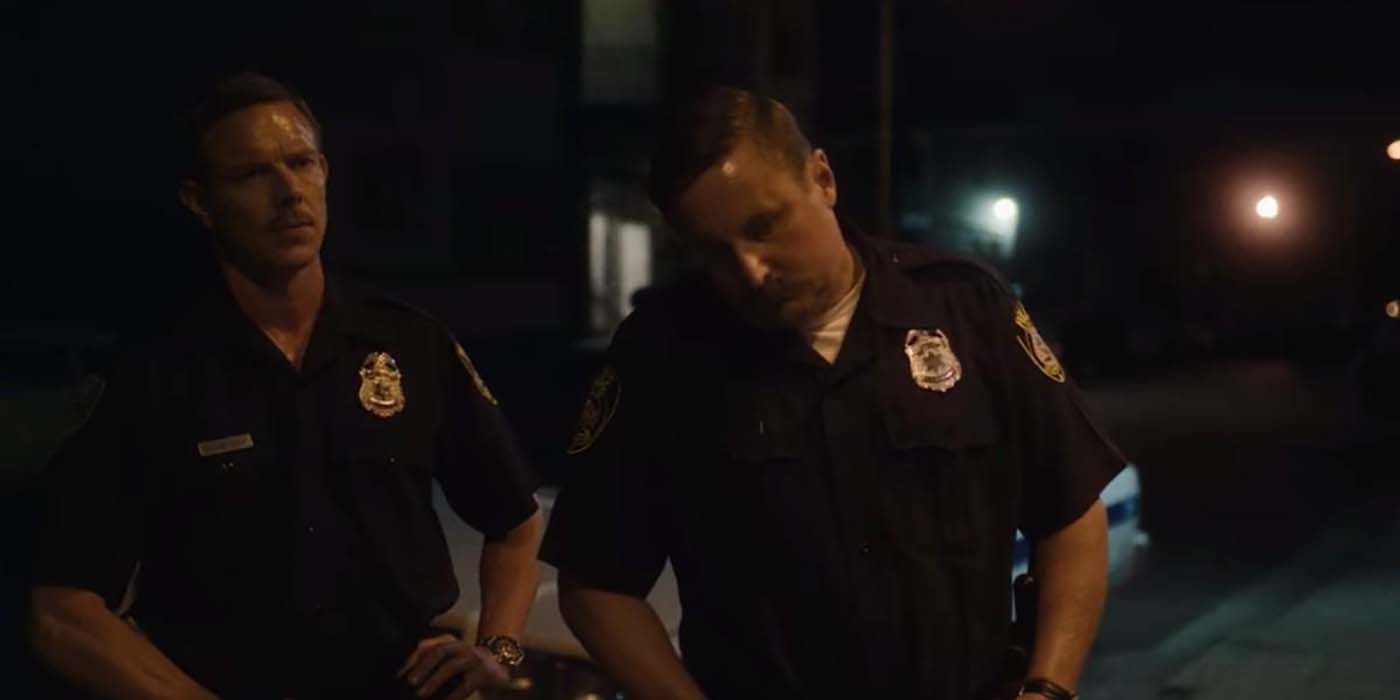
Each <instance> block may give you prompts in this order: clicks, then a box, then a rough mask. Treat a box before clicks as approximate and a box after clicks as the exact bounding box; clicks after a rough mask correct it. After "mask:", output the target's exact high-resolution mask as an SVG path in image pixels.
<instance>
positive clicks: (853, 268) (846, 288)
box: [809, 245, 862, 330]
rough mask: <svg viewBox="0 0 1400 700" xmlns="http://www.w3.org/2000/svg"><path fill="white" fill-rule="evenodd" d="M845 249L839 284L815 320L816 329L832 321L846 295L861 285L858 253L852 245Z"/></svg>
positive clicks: (836, 284) (839, 273)
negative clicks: (827, 321)
mask: <svg viewBox="0 0 1400 700" xmlns="http://www.w3.org/2000/svg"><path fill="white" fill-rule="evenodd" d="M845 248H846V255H845V256H844V257H843V259H842V261H841V269H840V271H839V272H838V273H837V275H836V280H837V282H836V283H835V284H833V285H831V290H832V293H831V297H830V298H829V299H827V300H826V304H825V306H824V307H823V309H822V312H821V313H820V314H817V317H816V318H815V319H813V321H812V323H813V326H814V327H815V326H820V325H821V324H822V323H825V322H826V320H828V319H830V318H831V316H832V314H833V313H834V312H835V311H836V308H837V307H838V306H840V305H841V302H842V300H844V299H845V298H846V295H848V294H850V293H851V290H852V289H855V286H856V285H857V284H859V283H860V274H861V269H862V266H861V262H860V256H859V255H857V254H856V251H854V250H852V249H851V246H850V245H847V246H846V247H845ZM809 330H810V329H809Z"/></svg>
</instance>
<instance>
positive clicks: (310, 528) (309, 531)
mask: <svg viewBox="0 0 1400 700" xmlns="http://www.w3.org/2000/svg"><path fill="white" fill-rule="evenodd" d="M306 534H308V535H314V534H316V526H315V525H307V526H306Z"/></svg>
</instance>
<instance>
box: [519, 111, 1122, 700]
mask: <svg viewBox="0 0 1400 700" xmlns="http://www.w3.org/2000/svg"><path fill="white" fill-rule="evenodd" d="M662 134H663V139H662V142H661V145H660V147H659V150H658V152H657V155H656V157H655V159H654V160H653V166H652V173H651V195H652V199H653V201H654V202H655V203H656V205H657V206H658V207H659V208H660V209H661V211H662V212H663V214H664V215H665V216H666V218H667V220H668V222H669V223H670V224H671V226H672V227H673V228H674V229H676V230H677V231H678V232H679V233H680V235H681V238H682V239H683V241H684V243H686V244H687V245H688V246H689V248H690V249H691V251H692V252H693V254H694V256H695V260H696V261H698V267H699V268H700V270H702V271H703V273H704V275H702V276H701V277H700V278H699V279H695V280H688V281H684V282H681V283H679V284H676V285H673V286H670V287H667V288H663V289H659V290H655V291H653V292H651V293H650V294H648V295H646V296H645V297H644V298H642V299H639V301H638V304H637V308H636V311H635V312H634V313H633V314H632V315H631V316H630V317H629V318H628V319H627V320H625V321H624V322H623V324H622V326H621V327H620V328H619V329H618V331H617V333H616V335H615V336H614V338H613V343H612V346H611V348H610V351H609V352H610V359H609V362H608V364H607V366H606V367H605V368H604V369H603V370H602V371H601V372H600V373H599V375H598V376H597V378H596V379H595V380H594V383H593V386H592V389H591V391H590V395H589V396H588V398H587V401H586V404H585V407H584V411H583V415H582V418H581V420H580V425H579V428H578V430H577V432H576V434H575V435H574V439H573V442H572V444H571V446H570V450H569V451H570V452H571V453H572V454H573V455H574V457H573V458H572V466H571V469H572V472H571V476H570V480H569V482H567V483H566V485H565V487H564V489H563V491H562V492H561V494H560V496H559V499H558V502H557V505H556V509H555V512H554V514H553V516H552V521H551V523H550V528H549V531H548V533H547V534H546V536H545V543H544V545H543V548H542V553H543V557H544V559H545V560H546V561H549V562H551V563H553V564H554V565H556V566H557V567H558V568H559V569H560V608H561V610H562V612H563V614H564V616H565V618H566V620H567V621H568V623H569V624H570V626H571V628H572V629H573V631H574V632H575V634H576V635H577V636H578V637H579V638H580V639H581V640H582V642H583V643H584V645H585V646H586V647H587V648H588V650H589V652H590V653H591V654H592V655H593V656H594V657H595V658H596V659H598V660H599V661H600V662H601V663H602V664H603V665H604V666H605V667H606V668H607V669H608V670H609V671H611V672H612V673H613V674H615V675H616V676H617V677H618V678H619V679H620V680H621V681H622V682H623V683H624V684H625V685H626V686H628V687H629V688H631V689H633V690H634V691H635V692H636V693H637V694H638V695H639V696H640V697H642V698H695V697H701V696H702V695H703V696H709V697H716V698H739V697H762V698H798V697H801V698H838V697H840V698H849V697H859V698H934V699H941V700H966V699H967V698H990V697H1002V698H1006V697H1023V698H1034V699H1035V700H1042V699H1043V698H1055V699H1057V700H1058V699H1059V698H1067V697H1072V690H1071V689H1073V688H1074V687H1075V685H1076V682H1077V679H1078V675H1079V673H1080V670H1081V666H1082V664H1083V662H1084V660H1085V656H1086V654H1087V652H1088V650H1089V647H1090V643H1091V641H1092V639H1093V637H1094V635H1095V632H1096V629H1097V625H1098V621H1099V617H1100V614H1101V610H1102V606H1103V602H1104V596H1105V591H1106V580H1105V577H1106V560H1107V552H1106V538H1107V524H1106V517H1105V510H1104V506H1103V504H1102V502H1101V501H1099V499H1098V494H1099V492H1100V490H1101V489H1102V488H1103V487H1104V486H1105V485H1106V484H1107V483H1108V482H1109V480H1110V479H1111V478H1112V477H1113V476H1114V474H1116V473H1117V472H1118V471H1119V469H1120V468H1121V467H1122V466H1123V464H1124V460H1123V458H1122V456H1121V455H1120V454H1119V453H1118V451H1117V449H1116V448H1115V447H1113V445H1112V444H1111V443H1110V442H1109V440H1108V439H1106V438H1105V437H1104V436H1103V434H1102V433H1101V432H1100V431H1099V430H1098V428H1096V427H1095V424H1094V423H1093V422H1092V421H1091V419H1090V418H1089V417H1088V416H1087V415H1086V413H1085V412H1084V408H1083V405H1082V403H1081V401H1080V397H1079V395H1078V392H1077V390H1076V388H1075V386H1074V385H1073V384H1072V383H1071V382H1070V381H1069V379H1068V378H1067V377H1066V375H1065V372H1064V369H1063V368H1062V367H1061V366H1060V364H1059V362H1058V361H1057V360H1056V358H1055V356H1054V354H1053V353H1052V352H1051V351H1050V349H1049V348H1048V346H1047V345H1046V344H1045V342H1044V341H1043V340H1042V339H1041V338H1040V336H1039V334H1038V333H1037V331H1036V330H1035V327H1034V325H1033V324H1032V323H1031V320H1030V316H1029V314H1027V312H1026V311H1025V309H1024V308H1023V307H1022V306H1021V305H1020V303H1019V302H1018V301H1017V299H1016V298H1015V297H1014V296H1013V295H1012V294H1011V293H1010V292H1009V290H1008V288H1007V286H1006V285H1005V284H1003V283H1002V282H1001V281H1000V279H999V278H998V277H997V276H996V275H995V274H994V273H992V272H989V271H988V270H987V269H985V268H983V267H981V266H980V265H978V264H976V263H973V262H970V261H969V260H967V259H964V258H961V257H958V256H955V255H950V254H944V253H940V252H937V251H934V250H931V249H928V248H924V247H919V246H913V245H907V244H902V243H897V242H893V241H888V240H881V239H875V238H866V237H862V236H860V235H858V234H857V233H856V232H855V231H853V230H852V229H851V228H850V227H847V226H843V225H842V224H841V223H839V222H838V220H837V217H836V215H835V214H834V210H833V208H834V206H835V204H836V199H837V188H836V178H835V175H834V174H833V172H832V168H831V166H830V164H829V163H828V161H827V157H826V155H825V154H824V153H823V152H822V151H821V150H813V149H812V148H811V147H810V146H809V145H808V143H807V140H806V139H805V137H804V136H803V135H802V133H801V131H800V130H799V128H798V126H797V124H796V122H795V120H794V119H793V117H792V115H791V114H790V113H789V112H788V111H787V110H786V109H785V108H784V107H783V106H782V105H781V104H779V103H778V102H776V101H773V100H771V99H767V98H764V97H761V96H758V95H754V94H751V93H749V92H745V91H741V90H735V89H718V90H715V91H712V92H710V93H708V94H707V95H705V96H704V97H703V98H702V99H699V100H696V101H694V102H693V103H691V104H689V105H688V106H687V107H686V108H685V109H682V110H680V111H679V112H678V113H677V114H676V116H675V118H674V120H673V121H672V122H671V123H670V124H669V125H668V127H667V128H666V129H664V130H663V132H662ZM1016 528H1020V529H1021V530H1022V531H1024V533H1025V534H1026V535H1027V536H1028V537H1029V538H1030V539H1031V541H1032V542H1033V548H1034V555H1033V565H1032V570H1033V571H1034V573H1035V575H1036V576H1037V578H1038V579H1039V582H1040V586H1039V597H1038V603H1039V614H1038V618H1037V622H1038V637H1037V639H1036V641H1035V644H1034V649H1033V653H1032V657H1031V661H1030V667H1029V673H1028V674H1027V675H1026V676H1025V677H1017V678H1012V679H1007V677H1006V672H1005V668H1006V664H1005V663H1004V659H1005V652H1006V649H1007V646H1008V641H1009V640H1008V636H1009V635H1008V622H1009V620H1010V609H1009V608H1010V602H1009V599H1010V594H1009V585H1008V584H1009V581H1010V569H1011V562H1012V547H1013V542H1014V532H1015V530H1016ZM668 560H669V561H670V562H671V564H672V566H673V568H674V571H675V575H676V579H677V583H678V585H679V592H680V599H681V604H682V609H683V619H682V621H681V626H680V639H679V642H680V651H681V654H680V655H679V656H678V655H677V654H676V653H675V651H674V650H673V647H672V645H671V642H670V640H669V639H668V636H667V633H666V631H665V628H664V627H663V625H662V623H661V622H660V620H659V618H658V617H657V615H656V613H655V612H654V611H653V610H652V609H651V608H650V607H649V606H648V604H647V603H646V601H645V596H646V595H647V594H648V592H649V591H650V589H651V587H652V586H653V584H654V582H655V581H656V579H657V577H658V575H659V574H660V572H661V571H662V569H663V567H664V565H665V564H666V562H667V561H668Z"/></svg>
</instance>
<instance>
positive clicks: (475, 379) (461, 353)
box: [452, 338, 501, 406]
mask: <svg viewBox="0 0 1400 700" xmlns="http://www.w3.org/2000/svg"><path fill="white" fill-rule="evenodd" d="M452 347H453V348H454V349H455V350H456V351H457V359H458V360H460V361H461V362H462V367H464V368H466V370H467V374H469V375H471V378H472V384H474V385H475V386H476V391H477V393H479V394H481V398H483V399H486V400H487V401H489V402H490V403H491V405H492V406H499V405H501V404H500V402H499V401H497V400H496V396H495V395H494V394H492V393H491V389H489V388H488V387H487V386H486V380H484V379H482V378H481V373H480V372H478V371H476V365H475V364H474V363H473V362H472V358H470V357H468V356H467V351H466V350H463V349H462V344H461V343H459V342H457V339H456V338H453V339H452Z"/></svg>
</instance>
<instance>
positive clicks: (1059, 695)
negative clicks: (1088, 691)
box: [1021, 678, 1079, 700]
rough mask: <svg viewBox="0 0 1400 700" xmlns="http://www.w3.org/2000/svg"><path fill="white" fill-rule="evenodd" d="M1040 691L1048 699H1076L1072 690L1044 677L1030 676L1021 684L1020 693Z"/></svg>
mask: <svg viewBox="0 0 1400 700" xmlns="http://www.w3.org/2000/svg"><path fill="white" fill-rule="evenodd" d="M1026 693H1040V694H1041V695H1044V696H1045V697H1047V698H1050V700H1078V698H1079V695H1078V694H1077V693H1075V692H1074V691H1072V690H1070V689H1068V688H1066V687H1064V686H1062V685H1060V684H1059V683H1056V682H1055V681H1052V680H1048V679H1045V678H1031V679H1028V680H1027V681H1026V682H1025V683H1022V684H1021V694H1022V695H1025V694H1026Z"/></svg>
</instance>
